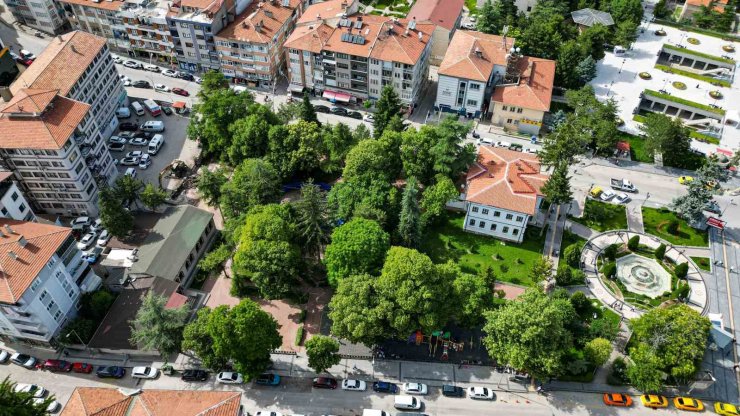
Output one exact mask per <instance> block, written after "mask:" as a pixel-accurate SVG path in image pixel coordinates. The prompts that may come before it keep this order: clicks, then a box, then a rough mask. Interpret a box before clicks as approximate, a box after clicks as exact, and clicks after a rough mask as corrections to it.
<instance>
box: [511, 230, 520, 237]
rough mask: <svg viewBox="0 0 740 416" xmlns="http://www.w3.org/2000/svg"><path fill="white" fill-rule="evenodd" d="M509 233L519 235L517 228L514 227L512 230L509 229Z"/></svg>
mask: <svg viewBox="0 0 740 416" xmlns="http://www.w3.org/2000/svg"><path fill="white" fill-rule="evenodd" d="M511 234H512V235H519V229H518V228H514V229H513V230H512V231H511Z"/></svg>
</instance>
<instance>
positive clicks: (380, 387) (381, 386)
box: [373, 381, 398, 394]
mask: <svg viewBox="0 0 740 416" xmlns="http://www.w3.org/2000/svg"><path fill="white" fill-rule="evenodd" d="M373 391H374V392H377V393H391V394H396V393H397V392H398V386H396V385H395V384H393V383H390V382H387V381H376V382H374V383H373Z"/></svg>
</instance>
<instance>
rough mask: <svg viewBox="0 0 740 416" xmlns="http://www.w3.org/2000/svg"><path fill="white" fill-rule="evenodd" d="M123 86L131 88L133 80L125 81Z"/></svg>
mask: <svg viewBox="0 0 740 416" xmlns="http://www.w3.org/2000/svg"><path fill="white" fill-rule="evenodd" d="M123 86H124V87H130V86H131V80H130V79H127V80H125V81H123Z"/></svg>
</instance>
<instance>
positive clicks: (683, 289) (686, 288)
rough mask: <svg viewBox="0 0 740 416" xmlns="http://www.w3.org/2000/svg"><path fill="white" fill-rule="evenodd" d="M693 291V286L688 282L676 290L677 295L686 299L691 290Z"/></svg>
mask: <svg viewBox="0 0 740 416" xmlns="http://www.w3.org/2000/svg"><path fill="white" fill-rule="evenodd" d="M690 291H691V287H690V286H689V285H688V284H685V285H681V287H679V288H678V290H676V297H677V298H679V299H686V298H688V297H689V292H690Z"/></svg>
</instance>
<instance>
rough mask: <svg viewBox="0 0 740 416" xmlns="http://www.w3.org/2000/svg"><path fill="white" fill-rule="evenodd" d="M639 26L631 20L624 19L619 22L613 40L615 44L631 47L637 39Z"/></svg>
mask: <svg viewBox="0 0 740 416" xmlns="http://www.w3.org/2000/svg"><path fill="white" fill-rule="evenodd" d="M637 27H638V25H637V24H636V23H635V22H633V21H630V20H623V21H621V22H619V23H617V28H616V29H614V36H613V39H612V42H613V43H614V44H615V45H621V46H624V47H625V48H629V47H630V46H631V45H632V44H633V43H634V42H635V40H637Z"/></svg>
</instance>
